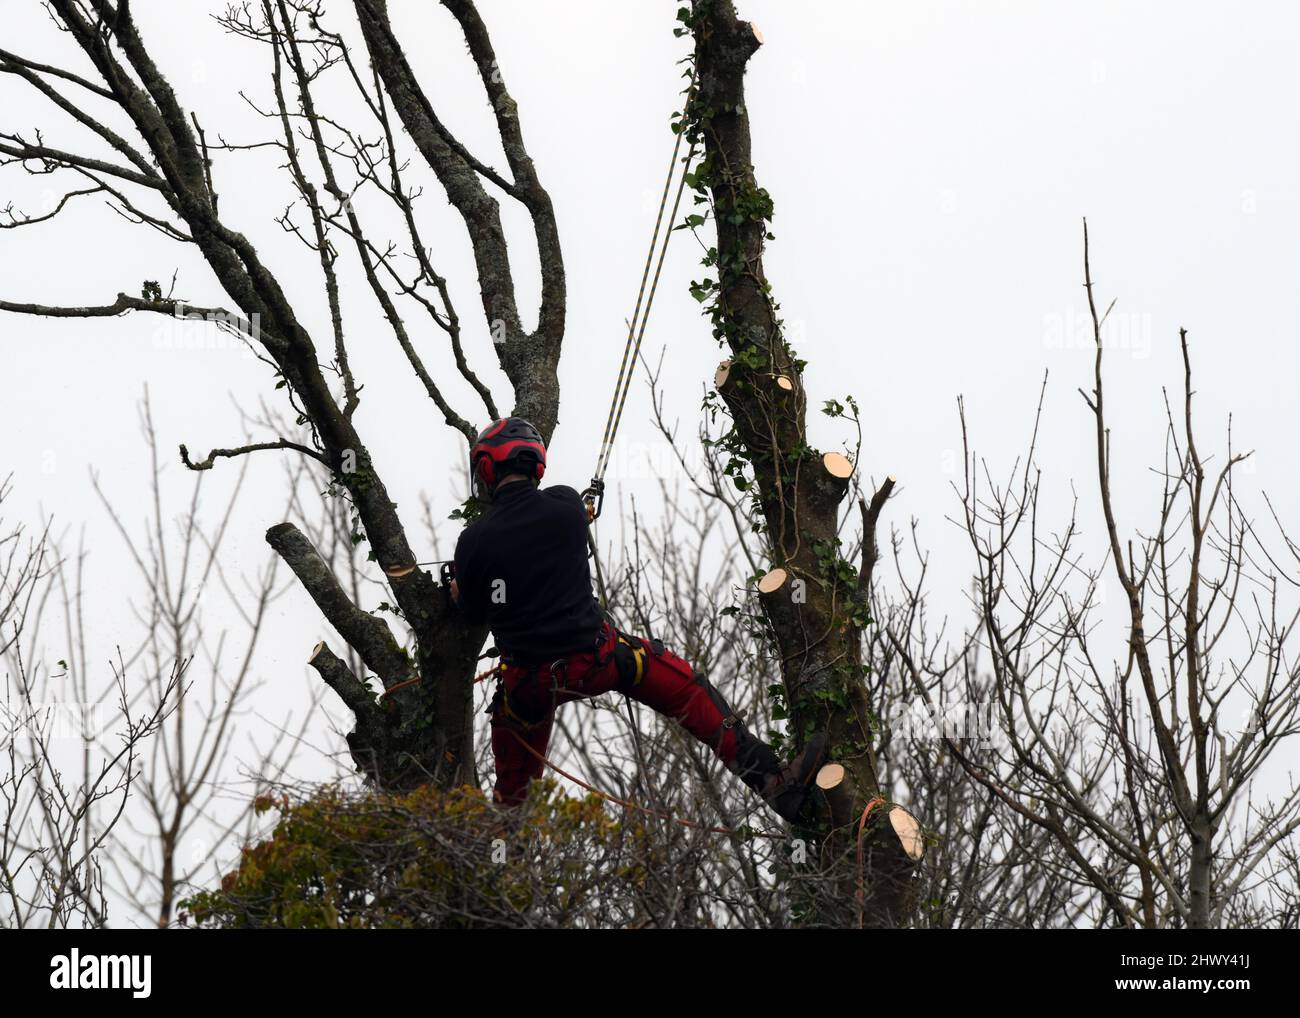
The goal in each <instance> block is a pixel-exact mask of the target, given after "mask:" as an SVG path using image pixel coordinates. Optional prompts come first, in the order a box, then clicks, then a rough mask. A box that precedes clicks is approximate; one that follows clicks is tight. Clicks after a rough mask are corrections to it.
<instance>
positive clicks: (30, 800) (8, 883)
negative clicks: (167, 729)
mask: <svg viewBox="0 0 1300 1018" xmlns="http://www.w3.org/2000/svg"><path fill="white" fill-rule="evenodd" d="M9 491H10V489H9V485H8V482H5V483H4V484H3V485H0V507H2V506H3V502H4V500H5V499H6V498H7V497H8V495H9ZM0 532H3V533H4V534H5V536H4V537H3V538H0V659H2V660H3V667H4V675H5V685H4V703H3V707H0V710H2V711H3V723H4V729H3V740H4V741H3V747H2V748H3V755H4V771H3V773H0V926H5V927H32V926H45V927H49V928H64V927H73V926H103V925H105V923H106V922H107V917H108V903H109V897H108V892H107V890H106V886H105V882H104V857H105V856H106V854H107V853H106V847H107V844H108V841H109V839H110V838H111V837H112V836H113V834H114V832H115V829H116V828H117V827H118V826H119V824H120V823H121V822H122V819H123V816H124V815H125V812H126V809H127V807H128V803H129V801H130V798H131V795H132V792H133V788H134V783H135V781H136V780H137V779H138V777H139V767H140V764H141V760H142V758H143V754H144V752H145V751H146V749H147V747H148V745H149V742H150V740H151V739H152V738H153V737H154V736H156V735H157V733H158V731H159V730H160V729H161V727H162V725H163V724H164V723H165V721H166V720H167V717H168V715H169V714H170V712H171V711H172V710H173V709H174V708H175V704H176V698H177V694H178V690H179V686H180V682H181V671H182V666H180V665H179V664H177V665H174V666H173V667H172V668H171V669H170V670H169V671H168V672H167V673H166V674H165V675H164V676H162V677H161V679H160V682H159V685H158V688H157V695H156V697H155V698H154V699H153V701H152V702H150V703H145V704H144V705H143V706H141V705H139V704H137V703H136V702H135V701H136V697H135V694H134V693H133V692H132V690H131V686H132V683H131V682H129V681H128V678H127V666H126V664H125V662H124V661H123V659H122V657H121V656H120V655H119V658H118V660H117V662H116V663H114V664H112V665H110V668H111V677H110V678H108V679H107V680H105V681H104V682H103V683H102V688H99V687H98V685H97V684H95V683H92V681H91V680H90V678H89V676H88V670H87V667H86V655H85V642H84V630H83V620H82V616H81V612H80V588H79V584H78V583H77V580H76V576H77V575H79V573H80V568H81V563H82V560H83V558H84V556H82V555H79V556H78V557H77V558H76V559H75V560H73V562H71V563H68V562H66V561H64V560H63V559H61V558H60V557H59V553H58V550H57V548H56V546H55V545H54V543H53V542H52V541H51V540H50V538H49V535H48V532H43V533H41V534H40V535H39V536H36V537H32V538H28V537H27V536H26V535H25V533H24V531H23V529H22V528H21V527H18V526H15V527H13V528H4V527H3V526H2V525H0ZM67 569H72V570H73V571H74V576H73V577H69V576H68V575H67V572H66V571H65V570H67ZM52 604H55V605H58V606H59V607H60V608H61V610H62V615H63V622H64V625H63V627H62V632H61V633H59V634H58V635H52V634H51V633H50V632H49V631H48V629H49V626H48V622H47V609H48V608H50V606H51V605H52ZM51 645H56V646H59V647H60V650H61V653H62V656H61V657H59V658H58V659H57V663H56V662H55V661H54V660H51V659H52V658H53V657H54V655H55V654H56V653H59V651H53V650H51Z"/></svg>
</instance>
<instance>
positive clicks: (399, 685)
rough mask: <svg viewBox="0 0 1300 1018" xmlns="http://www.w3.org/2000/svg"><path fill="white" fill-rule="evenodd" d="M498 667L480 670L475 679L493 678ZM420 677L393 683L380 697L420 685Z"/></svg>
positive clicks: (480, 680)
mask: <svg viewBox="0 0 1300 1018" xmlns="http://www.w3.org/2000/svg"><path fill="white" fill-rule="evenodd" d="M498 667H499V665H493V666H492V667H491V668H488V669H487V670H486V671H482V672H479V673H478V674H477V675H475V676H474V681H475V682H483V681H484V680H486V679H490V678H492V676H493V675H495V674H496V670H497V668H498ZM420 679H421V676H419V675H417V676H415V677H414V678H411V679H407V680H405V681H404V682H398V683H394V684H393V685H391V686H389V687H388V688H387V689H385V690H384V691H383V692H382V693H380V694H379V699H381V700H382V699H383V698H384V697H386V696H388V695H389V694H390V693H396V692H397V691H398V690H399V689H405V688H406V687H407V686H415V685H418V684H419V682H420Z"/></svg>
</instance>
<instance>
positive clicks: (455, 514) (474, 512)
mask: <svg viewBox="0 0 1300 1018" xmlns="http://www.w3.org/2000/svg"><path fill="white" fill-rule="evenodd" d="M484 512H485V507H484V505H483V503H482V502H480V501H479V500H478V499H477V498H475V497H474V496H473V495H470V497H469V498H467V499H465V501H464V502H462V503H461V504H460V506H459V508H456V509H453V510H452V511H451V512H450V513H448V514H447V519H449V520H461V521H463V522H464V523H465V524H466V525H468V524H470V523H473V522H474V521H475V520H476V519H478V518H479V517H480V516H482V515H483V513H484Z"/></svg>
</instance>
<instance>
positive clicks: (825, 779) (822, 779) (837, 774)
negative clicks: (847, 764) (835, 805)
mask: <svg viewBox="0 0 1300 1018" xmlns="http://www.w3.org/2000/svg"><path fill="white" fill-rule="evenodd" d="M843 780H844V765H843V764H837V763H828V764H824V765H823V766H822V769H821V770H819V771H818V772H817V787H818V788H820V789H822V790H823V791H827V790H829V789H832V788H838V787H839V785H840V783H841V782H842V781H843Z"/></svg>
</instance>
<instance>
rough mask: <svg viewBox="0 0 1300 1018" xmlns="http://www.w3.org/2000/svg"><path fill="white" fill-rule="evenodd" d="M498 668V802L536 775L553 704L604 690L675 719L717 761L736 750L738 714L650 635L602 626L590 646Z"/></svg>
mask: <svg viewBox="0 0 1300 1018" xmlns="http://www.w3.org/2000/svg"><path fill="white" fill-rule="evenodd" d="M499 675H500V680H499V685H498V687H497V693H496V698H495V699H494V700H493V703H492V708H491V713H492V752H493V755H494V756H495V758H496V774H497V783H496V799H497V801H498V802H502V803H507V804H514V803H518V802H520V801H522V800H523V798H524V796H525V794H526V793H527V791H528V783H529V782H530V781H532V780H533V779H534V778H537V777H540V776H541V773H542V770H543V768H544V766H545V764H544V763H543V762H542V757H544V756H545V755H546V745H547V743H548V742H549V741H550V737H551V724H552V721H553V720H554V718H555V709H556V708H557V707H558V706H559V705H560V704H562V703H567V702H568V701H570V700H581V699H585V698H587V697H590V696H599V695H600V694H601V693H608V692H609V691H611V690H618V691H619V692H620V693H623V694H624V695H625V696H629V697H631V698H632V699H633V700H636V701H637V702H638V703H643V704H645V705H646V706H647V707H650V708H653V709H654V710H656V711H658V712H659V713H660V714H664V715H667V716H668V717H671V718H674V719H676V720H677V721H679V722H680V723H681V725H682V727H684V728H685V729H686V730H687V731H688V732H690V733H691V734H692V735H693V736H695V738H697V739H699V740H700V741H701V742H703V743H705V744H706V745H708V746H709V747H710V748H711V749H712V750H713V751H714V752H715V753H716V754H717V755H718V756H719V758H721V760H722V761H723V763H727V764H730V763H732V762H733V761H734V760H735V758H736V752H737V725H738V719H737V718H735V717H734V715H732V714H731V713H730V710H729V708H727V706H726V703H725V701H721V698H720V697H718V696H717V694H716V693H715V692H714V691H713V688H712V686H710V685H709V684H708V683H707V681H704V680H700V679H697V678H696V675H695V672H694V670H693V669H692V668H691V666H690V665H689V664H687V663H686V662H685V661H683V660H682V659H681V658H680V657H678V656H677V655H676V654H673V653H672V652H671V651H668V650H666V649H664V648H663V647H662V645H660V644H658V642H657V641H654V642H652V641H650V640H646V639H643V638H641V637H637V636H626V635H622V634H618V633H616V632H615V631H614V630H613V629H612V628H610V627H608V626H606V628H605V630H604V631H603V632H602V634H601V641H600V645H599V646H598V647H596V648H594V649H593V650H590V651H584V652H582V653H579V654H571V655H569V656H568V657H565V658H561V659H560V660H558V661H556V662H554V663H552V664H550V665H542V666H540V667H538V666H523V665H518V664H510V663H504V664H503V665H502V666H501V670H500V672H499Z"/></svg>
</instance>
